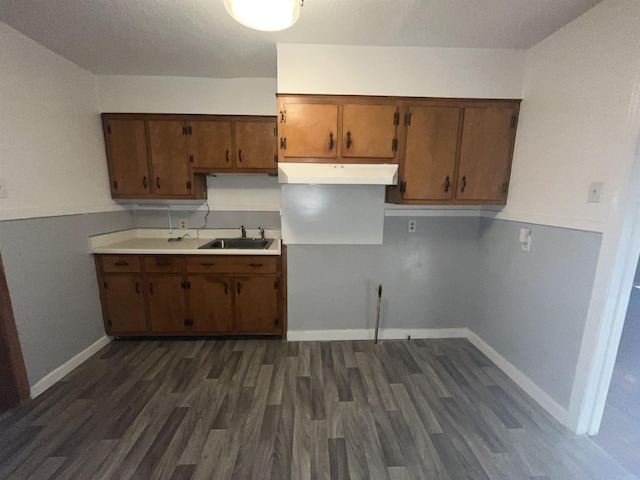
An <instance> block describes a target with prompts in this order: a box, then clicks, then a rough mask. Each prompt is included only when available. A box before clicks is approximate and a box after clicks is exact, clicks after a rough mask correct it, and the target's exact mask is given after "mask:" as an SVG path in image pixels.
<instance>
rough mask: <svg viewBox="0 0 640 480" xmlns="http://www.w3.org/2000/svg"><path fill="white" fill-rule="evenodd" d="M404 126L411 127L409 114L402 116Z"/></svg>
mask: <svg viewBox="0 0 640 480" xmlns="http://www.w3.org/2000/svg"><path fill="white" fill-rule="evenodd" d="M404 124H405V126H408V125H411V114H410V113H405V114H404Z"/></svg>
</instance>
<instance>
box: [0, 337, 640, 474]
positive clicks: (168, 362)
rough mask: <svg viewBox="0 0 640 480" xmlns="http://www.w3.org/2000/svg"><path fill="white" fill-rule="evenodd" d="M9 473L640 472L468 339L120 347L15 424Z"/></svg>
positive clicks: (2, 437)
mask: <svg viewBox="0 0 640 480" xmlns="http://www.w3.org/2000/svg"><path fill="white" fill-rule="evenodd" d="M0 478H1V479H11V480H20V479H117V480H126V479H153V480H156V479H171V480H179V479H184V480H187V479H295V480H306V479H309V480H311V479H352V480H356V479H374V480H378V479H383V480H408V479H413V480H419V479H432V478H433V479H451V480H460V479H508V480H516V479H562V480H566V479H607V480H609V479H631V478H635V477H633V476H632V475H630V474H629V473H627V472H626V471H625V470H624V469H623V468H622V467H621V466H620V465H619V464H617V463H616V462H615V461H613V460H612V459H611V458H610V457H609V456H608V455H607V454H606V453H604V452H603V451H602V450H601V449H600V448H599V447H598V446H596V445H595V444H594V443H593V442H592V441H591V440H589V439H588V438H586V437H580V436H575V435H573V434H571V433H570V432H568V431H567V430H565V429H564V428H563V427H561V426H560V425H559V424H558V423H557V422H555V421H554V420H553V419H552V418H550V417H549V416H548V415H547V414H546V413H545V412H543V411H542V410H541V409H540V408H539V407H538V406H537V405H536V404H535V403H534V402H533V401H532V400H530V399H529V398H528V397H527V395H526V394H524V393H523V392H522V391H521V390H520V389H518V388H517V387H516V386H515V385H514V384H513V382H511V381H510V380H509V379H508V378H507V377H506V376H505V375H504V374H503V373H502V372H501V371H500V370H499V369H498V368H497V367H495V365H493V364H492V363H491V362H490V361H489V360H488V359H487V358H486V357H484V356H483V355H482V354H481V353H480V352H479V351H478V350H477V349H476V348H475V347H473V346H472V345H471V344H470V343H469V342H468V341H467V340H463V339H446V340H410V341H406V340H402V341H401V340H398V341H383V342H380V343H379V344H377V345H374V344H373V343H372V342H349V341H344V342H308V343H298V342H283V341H280V340H263V339H260V340H249V339H240V340H202V339H195V340H174V341H171V340H149V341H114V342H113V343H111V344H110V345H108V346H107V347H105V348H104V349H103V350H102V351H101V352H99V353H98V354H96V355H95V356H94V357H92V358H91V359H89V360H88V361H87V362H85V363H84V364H83V365H81V366H80V367H79V368H78V369H76V370H75V371H73V372H72V373H71V374H69V375H68V376H67V377H66V378H65V379H64V380H63V381H61V382H59V383H57V384H56V385H54V386H53V387H52V388H51V389H49V390H48V391H47V392H45V393H44V394H42V395H41V396H40V397H38V398H37V399H35V400H34V401H32V402H30V403H29V404H27V405H25V406H23V407H20V408H18V409H15V410H13V411H11V412H9V413H7V414H5V415H4V416H2V417H0Z"/></svg>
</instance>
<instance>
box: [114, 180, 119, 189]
mask: <svg viewBox="0 0 640 480" xmlns="http://www.w3.org/2000/svg"><path fill="white" fill-rule="evenodd" d="M113 188H114V189H116V190H117V189H118V181H117V180H114V181H113Z"/></svg>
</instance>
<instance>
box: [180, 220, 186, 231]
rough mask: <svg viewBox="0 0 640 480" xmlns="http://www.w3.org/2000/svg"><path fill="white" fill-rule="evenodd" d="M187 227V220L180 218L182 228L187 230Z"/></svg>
mask: <svg viewBox="0 0 640 480" xmlns="http://www.w3.org/2000/svg"><path fill="white" fill-rule="evenodd" d="M186 228H187V221H186V220H185V219H184V218H181V219H180V230H185V229H186Z"/></svg>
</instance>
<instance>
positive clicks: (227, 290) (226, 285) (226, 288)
mask: <svg viewBox="0 0 640 480" xmlns="http://www.w3.org/2000/svg"><path fill="white" fill-rule="evenodd" d="M224 294H225V295H229V284H228V283H227V282H224Z"/></svg>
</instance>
